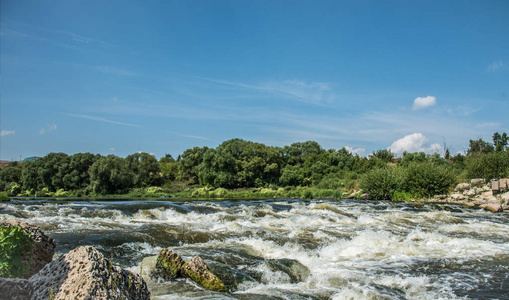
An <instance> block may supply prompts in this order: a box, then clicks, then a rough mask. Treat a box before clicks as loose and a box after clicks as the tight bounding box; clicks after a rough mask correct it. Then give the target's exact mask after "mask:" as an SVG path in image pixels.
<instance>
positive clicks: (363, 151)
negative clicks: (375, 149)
mask: <svg viewBox="0 0 509 300" xmlns="http://www.w3.org/2000/svg"><path fill="white" fill-rule="evenodd" d="M345 149H346V151H348V152H350V153H351V154H358V155H359V156H364V155H365V154H366V149H364V148H356V149H354V148H353V147H350V146H345Z"/></svg>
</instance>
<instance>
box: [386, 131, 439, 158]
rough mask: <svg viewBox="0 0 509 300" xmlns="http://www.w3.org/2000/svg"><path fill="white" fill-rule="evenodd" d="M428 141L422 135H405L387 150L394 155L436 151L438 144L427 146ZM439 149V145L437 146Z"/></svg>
mask: <svg viewBox="0 0 509 300" xmlns="http://www.w3.org/2000/svg"><path fill="white" fill-rule="evenodd" d="M428 142H429V140H428V138H427V137H425V136H424V135H423V134H422V133H413V134H409V135H406V136H404V137H402V138H400V139H399V140H397V141H395V142H394V143H392V145H390V146H389V148H387V149H389V150H391V151H392V152H394V153H397V154H402V153H403V152H405V151H407V152H427V151H433V150H435V149H436V147H437V145H438V144H433V145H431V146H427V144H428ZM438 147H440V145H438Z"/></svg>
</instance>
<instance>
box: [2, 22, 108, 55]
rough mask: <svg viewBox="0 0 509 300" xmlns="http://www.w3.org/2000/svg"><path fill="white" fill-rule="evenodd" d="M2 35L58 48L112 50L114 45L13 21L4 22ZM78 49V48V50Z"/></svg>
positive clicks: (59, 30) (63, 31)
mask: <svg viewBox="0 0 509 300" xmlns="http://www.w3.org/2000/svg"><path fill="white" fill-rule="evenodd" d="M3 21H4V22H3V23H4V24H3V26H2V33H7V34H17V35H18V37H25V38H31V39H39V40H41V41H44V42H49V43H52V44H54V45H56V46H65V47H68V46H72V45H73V44H75V45H77V44H82V45H99V46H101V47H103V48H112V47H114V46H113V45H112V44H110V43H108V42H105V41H102V40H99V39H95V38H90V37H85V36H83V35H80V34H76V33H74V32H70V31H66V30H61V29H49V28H44V27H40V26H32V25H29V24H26V23H22V22H14V21H12V20H3ZM76 49H78V48H76Z"/></svg>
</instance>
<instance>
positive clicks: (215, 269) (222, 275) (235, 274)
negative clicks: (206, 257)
mask: <svg viewBox="0 0 509 300" xmlns="http://www.w3.org/2000/svg"><path fill="white" fill-rule="evenodd" d="M207 265H208V267H209V270H210V271H211V272H212V273H214V274H215V275H216V276H217V277H218V278H219V279H220V280H221V282H222V283H223V284H224V285H225V286H226V288H227V289H228V290H230V291H235V290H237V289H238V286H239V284H241V283H243V282H256V279H254V278H253V277H251V276H250V275H249V274H247V273H246V272H244V271H241V270H237V269H235V268H233V267H231V266H229V265H227V264H223V263H220V262H217V261H212V262H209V263H208V264H207Z"/></svg>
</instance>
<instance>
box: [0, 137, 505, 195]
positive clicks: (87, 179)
mask: <svg viewBox="0 0 509 300" xmlns="http://www.w3.org/2000/svg"><path fill="white" fill-rule="evenodd" d="M469 144H470V147H469V149H468V150H467V152H466V155H465V156H464V155H462V154H457V155H454V156H451V155H450V153H449V151H446V154H445V155H444V156H445V157H442V156H440V155H439V154H437V153H435V154H425V153H424V152H416V153H407V152H405V153H404V154H403V156H402V157H399V158H396V156H395V154H394V153H392V152H391V151H390V150H387V149H382V150H378V151H375V152H373V153H372V154H371V155H369V156H368V157H360V156H358V155H353V154H351V153H350V152H349V151H348V150H347V149H345V148H342V149H329V150H326V149H323V148H322V147H321V146H320V145H319V144H318V143H316V142H314V141H307V142H300V143H294V144H291V145H289V146H284V147H273V146H267V145H264V144H261V143H256V142H251V141H245V140H242V139H232V140H228V141H225V142H223V143H222V144H220V145H219V146H218V147H217V148H208V147H194V148H191V149H187V150H185V151H184V152H183V153H182V154H181V155H179V156H178V157H177V159H175V158H173V157H172V156H171V155H166V156H164V157H162V158H161V159H160V160H159V161H158V160H157V159H156V158H155V157H154V156H153V155H150V154H148V153H134V154H131V155H129V156H127V157H126V158H121V157H118V156H114V155H109V156H101V155H98V154H97V155H95V154H91V153H77V154H74V155H70V156H69V155H67V154H65V153H50V154H48V155H46V156H44V157H41V158H38V159H36V160H33V161H29V162H23V163H12V164H11V166H9V167H8V168H5V169H0V191H3V192H5V193H6V194H7V195H9V196H16V195H19V196H81V195H111V194H126V193H131V194H134V195H146V194H164V191H166V192H167V193H177V192H180V191H182V190H185V189H186V188H188V187H193V190H196V189H197V188H200V187H201V188H206V191H205V190H204V191H202V192H198V190H196V191H197V193H196V195H198V194H200V193H202V194H204V195H206V196H211V195H214V196H218V197H220V196H222V195H223V196H224V195H226V194H225V192H224V189H229V190H230V191H231V190H234V189H257V191H258V192H259V193H261V194H263V193H262V192H261V191H262V189H265V191H272V192H270V193H267V195H268V194H270V195H273V196H274V197H276V196H278V195H281V194H282V192H281V189H282V191H284V194H285V195H289V194H291V193H292V191H293V190H295V188H296V187H299V188H302V189H301V190H299V192H295V193H296V194H295V196H296V197H304V196H309V193H308V195H303V193H307V192H306V191H308V190H309V189H308V188H314V189H315V190H318V189H321V190H329V191H335V190H342V191H353V190H356V189H358V188H359V185H360V186H361V187H362V188H363V190H364V191H367V192H369V193H370V194H371V195H372V196H373V197H375V198H379V199H397V198H402V199H407V198H408V197H410V196H412V197H428V196H432V195H434V194H439V193H445V192H447V191H448V189H449V188H450V187H451V186H452V185H453V184H454V183H455V182H457V181H459V180H462V179H467V178H484V179H487V180H490V179H492V178H499V177H507V176H509V153H508V151H507V145H508V137H507V134H505V133H503V134H499V133H495V134H494V135H493V143H490V142H486V141H483V140H482V139H479V140H470V143H469ZM276 191H278V192H276ZM258 192H257V193H258ZM324 193H325V194H328V193H331V192H324ZM227 194H228V195H231V194H232V193H230V192H228V193H227ZM233 194H234V193H233ZM322 194H323V193H322ZM315 196H316V195H315Z"/></svg>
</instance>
